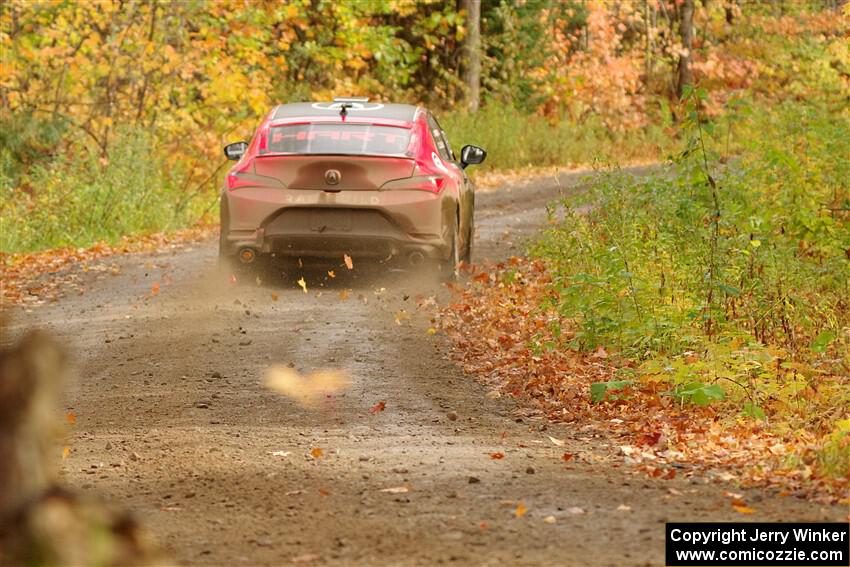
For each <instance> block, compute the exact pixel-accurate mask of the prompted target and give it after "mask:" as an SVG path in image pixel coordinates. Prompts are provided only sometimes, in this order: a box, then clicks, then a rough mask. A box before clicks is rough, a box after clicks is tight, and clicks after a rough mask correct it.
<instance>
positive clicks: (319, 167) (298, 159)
mask: <svg viewBox="0 0 850 567" xmlns="http://www.w3.org/2000/svg"><path fill="white" fill-rule="evenodd" d="M414 166H415V161H414V160H413V159H411V158H406V157H375V156H320V155H286V156H280V155H277V156H275V155H266V156H259V157H258V158H257V159H256V160H255V161H254V167H255V171H256V173H257V175H262V176H265V177H271V178H274V179H277V180H278V181H280V182H281V183H283V184H284V185H285V186H286V187H287V188H289V189H314V190H315V189H321V190H325V191H372V190H375V189H378V188H379V187H381V186H382V185H383V184H385V183H386V182H387V181H391V180H393V179H402V178H404V177H410V176H411V175H413V169H414Z"/></svg>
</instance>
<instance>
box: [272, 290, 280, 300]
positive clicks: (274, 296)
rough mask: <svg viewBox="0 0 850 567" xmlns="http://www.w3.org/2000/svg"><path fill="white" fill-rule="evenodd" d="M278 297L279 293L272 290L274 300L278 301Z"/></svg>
mask: <svg viewBox="0 0 850 567" xmlns="http://www.w3.org/2000/svg"><path fill="white" fill-rule="evenodd" d="M278 297H279V296H278V294H276V293H274V292H272V301H277V300H278Z"/></svg>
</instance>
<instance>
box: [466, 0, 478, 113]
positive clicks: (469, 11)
mask: <svg viewBox="0 0 850 567" xmlns="http://www.w3.org/2000/svg"><path fill="white" fill-rule="evenodd" d="M464 9H465V10H466V22H467V33H466V45H465V51H466V65H465V72H464V77H463V80H464V83H466V90H467V101H468V104H469V111H470V112H478V104H479V101H480V98H481V0H464Z"/></svg>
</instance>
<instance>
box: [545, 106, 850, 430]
mask: <svg viewBox="0 0 850 567" xmlns="http://www.w3.org/2000/svg"><path fill="white" fill-rule="evenodd" d="M729 120H730V122H729V124H734V127H733V128H732V130H731V131H730V130H729V129H728V124H727V125H726V127H721V126H720V125H713V124H711V123H706V122H705V121H704V120H703V119H702V118H701V117H699V116H696V115H694V116H693V117H692V123H691V128H692V130H691V132H690V141H689V143H688V146H687V149H686V150H685V151H684V152H683V153H682V154H680V155H679V156H678V158H677V159H676V160H675V162H674V163H671V164H669V165H667V166H666V167H664V168H661V169H659V170H658V171H657V173H656V174H655V175H652V176H650V177H641V178H636V177H633V176H631V175H629V174H627V173H624V172H621V171H617V170H613V171H606V172H602V173H600V174H598V175H597V176H595V178H594V180H593V182H592V184H591V189H590V190H589V191H588V192H587V193H586V194H585V195H584V196H583V197H582V200H581V201H580V202H579V203H578V205H580V206H578V207H577V206H576V203H575V202H570V203H565V206H566V207H567V214H566V218H565V219H564V220H563V222H560V223H558V224H557V225H556V226H554V227H553V228H550V229H549V230H547V232H546V233H545V236H544V237H543V239H542V240H541V241H540V242H539V243H537V244H536V245H535V246H534V247H533V249H532V253H533V254H534V255H537V256H539V257H541V258H543V259H544V260H545V261H546V262H547V264H548V265H549V267H550V269H551V272H552V274H553V283H552V286H553V290H554V291H555V292H556V293H555V295H554V298H555V299H553V300H552V305H550V306H549V307H552V308H554V309H556V310H557V311H558V312H559V313H560V315H561V316H562V317H563V318H564V319H566V320H572V321H574V322H575V325H576V327H577V332H576V333H575V334H574V335H571V338H570V342H569V344H568V346H569V347H572V348H577V349H581V350H592V349H595V348H597V347H598V346H605V347H606V349H611V348H614V349H615V350H618V351H619V352H620V353H621V355H623V356H626V357H628V358H631V359H634V360H637V361H639V362H641V361H642V364H641V365H640V366H639V367H638V368H637V374H638V378H639V379H640V380H643V381H650V382H656V383H659V385H663V386H666V387H668V388H669V389H670V391H671V392H673V394H672V395H674V397H676V398H677V399H681V400H683V401H690V400H691V399H692V398H693V400H697V395H698V396H699V399H700V400H702V401H703V402H705V403H708V402H711V401H715V402H723V401H724V397H725V396H724V393H723V392H722V391H720V390H718V389H717V388H718V387H722V388H723V389H724V390H726V391H728V393H729V394H730V396H729V400H728V401H729V402H731V403H736V404H740V407H741V408H742V409H741V411H742V413H743V414H744V415H747V416H749V417H753V418H759V419H761V418H764V417H765V416H768V417H769V416H770V415H771V411H767V412H766V411H765V410H766V408H767V407H768V406H770V408H772V409H773V410H775V412H779V413H782V414H784V415H787V414H794V415H797V416H798V418H799V419H801V420H808V421H816V420H820V419H825V418H824V416H825V415H826V414H827V413H828V412H832V411H833V409H834V404H835V403H840V404H845V405H844V407H847V405H846V404H850V384H848V382H847V380H846V378H841V377H842V376H846V368H848V367H850V215H848V210H850V160H847V159H846V156H847V153H846V152H847V148H846V140H848V139H850V120H848V119H847V116H846V115H845V114H835V113H833V112H830V111H829V110H828V109H826V108H824V107H821V106H817V105H806V104H800V103H788V104H785V105H782V106H781V107H779V108H775V109H771V111H751V110H749V111H747V112H740V113H739V114H738V115H737V116H735V117H730V119H729ZM765 132H771V135H769V136H766V135H764V133H765ZM729 135H734V136H736V137H737V138H738V139H737V141H736V142H735V144H736V145H737V146H738V147H739V148H740V149H741V154H740V157H738V158H736V159H734V160H731V161H727V163H723V162H724V161H726V160H723V159H720V156H719V153H720V152H718V151H717V150H718V149H723V148H724V147H725V145H726V139H727V136H729ZM703 145H705V152H703V150H702V148H703ZM709 176H710V177H709ZM712 183H713V184H714V187H715V189H712ZM715 198H716V199H717V201H716V202H715ZM718 208H719V215H718V214H716V211H717V210H718ZM694 385H699V388H695V387H694ZM706 388H710V390H706ZM706 394H710V395H706ZM839 400H840V402H839ZM724 403H725V402H724ZM815 406H817V407H818V408H820V409H814V408H815ZM773 415H776V413H773ZM830 415H831V416H832V417H831V419H835V418H836V415H833V414H832V413H830ZM837 415H838V417H840V416H841V415H843V414H842V413H841V412H839V413H838V414H837ZM828 421H829V420H826V419H825V423H826V422H828Z"/></svg>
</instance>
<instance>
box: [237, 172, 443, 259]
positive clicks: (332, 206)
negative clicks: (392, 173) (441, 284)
mask: <svg viewBox="0 0 850 567" xmlns="http://www.w3.org/2000/svg"><path fill="white" fill-rule="evenodd" d="M221 205H222V230H223V231H224V233H223V234H222V238H221V253H222V254H224V255H228V256H232V255H236V254H237V253H238V252H239V251H240V250H242V249H245V248H251V249H253V250H255V251H256V252H258V253H261V254H275V255H279V256H299V257H318V258H339V257H341V256H342V254H348V255H350V256H352V257H360V258H370V259H375V260H389V259H391V258H398V257H416V256H417V254H421V255H422V256H423V257H426V258H435V259H436V258H445V257H447V255H448V254H449V248H450V243H449V242H447V237H446V234H447V231H446V230H445V226H446V221H445V219H446V218H454V214H453V213H452V214H451V216H447V213H448V211H450V210H451V211H454V207H453V206H451V205H450V204H448V203H447V202H446V199H444V198H442V197H441V196H440V195H438V194H434V193H431V192H428V191H417V190H393V191H340V192H335V193H334V192H329V191H321V190H315V191H313V190H288V189H279V188H260V187H257V188H253V187H247V188H240V189H237V190H234V191H225V192H224V193H223V195H222V203H221Z"/></svg>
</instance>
